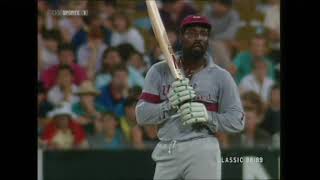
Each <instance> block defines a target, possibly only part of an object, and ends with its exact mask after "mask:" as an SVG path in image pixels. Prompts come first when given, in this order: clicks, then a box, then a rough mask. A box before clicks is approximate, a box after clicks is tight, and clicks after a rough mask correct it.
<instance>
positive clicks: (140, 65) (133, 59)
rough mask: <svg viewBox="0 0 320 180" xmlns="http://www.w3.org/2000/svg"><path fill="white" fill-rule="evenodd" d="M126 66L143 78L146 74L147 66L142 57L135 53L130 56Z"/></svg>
mask: <svg viewBox="0 0 320 180" xmlns="http://www.w3.org/2000/svg"><path fill="white" fill-rule="evenodd" d="M127 65H128V66H129V68H132V69H134V70H135V71H137V72H139V73H140V74H141V76H143V77H144V76H145V74H146V73H147V65H146V62H145V61H144V59H143V55H142V54H141V53H139V52H137V51H135V52H133V53H131V54H130V56H129V59H128V61H127Z"/></svg>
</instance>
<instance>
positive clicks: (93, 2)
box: [37, 0, 281, 180]
mask: <svg viewBox="0 0 320 180" xmlns="http://www.w3.org/2000/svg"><path fill="white" fill-rule="evenodd" d="M279 1H280V0H157V3H158V7H159V10H160V14H161V17H162V20H163V23H164V25H165V27H166V30H167V33H168V36H169V39H170V41H171V44H172V45H173V47H174V49H175V50H176V51H178V50H179V49H180V47H181V45H180V42H179V40H178V39H179V28H178V27H179V24H180V21H181V20H182V19H183V18H184V17H185V16H187V15H189V14H202V15H205V16H207V17H208V18H209V20H210V22H211V23H212V25H213V32H212V34H211V37H210V47H209V50H208V52H209V53H210V54H211V55H212V56H213V59H214V60H215V63H216V64H218V65H219V66H221V67H222V68H224V69H226V70H227V71H229V72H230V73H231V75H232V76H233V77H234V80H235V82H236V83H237V85H238V87H239V93H240V95H241V100H242V104H243V107H244V110H245V114H246V127H245V129H244V131H243V132H242V133H239V134H232V135H230V134H223V133H218V134H217V137H218V139H219V142H220V146H221V148H222V156H225V157H229V156H257V157H264V162H263V163H262V166H259V165H256V167H261V169H260V170H259V168H249V169H248V167H245V165H242V164H230V163H229V164H228V163H227V164H223V172H222V177H223V178H224V179H228V178H234V177H239V176H241V177H243V179H246V178H249V179H250V178H256V179H259V178H264V177H268V178H277V177H278V176H279V163H280V161H279V149H280V111H281V110H280V57H281V56H280V2H279ZM61 10H85V11H87V12H88V14H87V15H84V16H63V15H62V14H59V13H57V12H61ZM37 19H38V60H37V62H38V132H37V135H38V150H39V158H40V160H41V161H40V162H41V163H40V165H39V168H40V170H41V172H40V173H41V175H40V176H41V177H40V179H41V178H43V179H45V180H49V179H56V180H57V179H59V180H60V179H69V180H70V179H119V178H122V179H126V178H127V177H132V178H135V179H151V178H152V176H153V172H154V163H153V162H152V160H151V152H152V150H153V148H154V146H155V145H156V144H157V142H158V138H157V127H156V126H139V125H137V123H136V117H135V105H136V103H137V101H138V99H139V96H140V93H141V91H142V88H143V84H144V77H145V75H146V72H147V71H148V69H149V68H150V67H151V66H152V65H153V64H154V63H157V62H158V61H159V59H162V54H161V51H160V48H159V46H158V44H157V41H156V39H155V37H154V35H153V31H152V27H151V24H150V21H149V17H148V14H147V9H146V5H145V1H143V0H134V1H133V0H121V1H120V0H99V1H97V0H80V1H76V0H38V13H37ZM118 169H120V170H118ZM124 172H125V173H124ZM125 174H128V176H126V175H125Z"/></svg>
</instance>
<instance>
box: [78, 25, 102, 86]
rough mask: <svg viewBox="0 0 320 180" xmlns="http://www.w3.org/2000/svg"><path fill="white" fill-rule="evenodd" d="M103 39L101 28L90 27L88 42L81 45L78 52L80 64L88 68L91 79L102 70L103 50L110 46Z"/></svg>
mask: <svg viewBox="0 0 320 180" xmlns="http://www.w3.org/2000/svg"><path fill="white" fill-rule="evenodd" d="M103 39H104V34H103V33H102V31H101V29H99V28H95V29H90V32H89V35H88V42H87V43H86V44H83V45H82V46H80V48H79V50H78V52H77V59H78V64H79V65H81V66H82V67H84V68H86V69H87V72H88V76H89V79H91V80H93V79H94V76H95V74H96V73H97V72H98V71H100V69H101V65H102V55H103V52H104V51H105V50H106V49H107V48H108V46H107V45H106V44H105V43H104V42H103Z"/></svg>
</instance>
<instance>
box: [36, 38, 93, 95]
mask: <svg viewBox="0 0 320 180" xmlns="http://www.w3.org/2000/svg"><path fill="white" fill-rule="evenodd" d="M61 65H69V66H70V67H71V68H72V70H73V72H74V79H73V83H74V84H76V85H80V84H81V83H82V81H84V80H86V79H87V72H86V71H85V69H84V68H82V67H81V66H79V65H78V64H76V63H75V57H74V52H73V46H72V45H70V44H61V45H60V46H59V64H57V65H53V66H51V67H49V68H48V69H46V70H45V71H43V73H42V74H41V81H42V82H43V83H44V85H45V88H46V89H50V88H51V87H52V86H54V85H55V84H56V80H57V75H58V69H59V66H61Z"/></svg>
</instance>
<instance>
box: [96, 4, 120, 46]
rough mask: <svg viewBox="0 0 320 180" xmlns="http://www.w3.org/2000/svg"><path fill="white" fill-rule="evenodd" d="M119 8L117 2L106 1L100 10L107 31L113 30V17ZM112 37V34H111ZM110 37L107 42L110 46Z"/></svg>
mask: <svg viewBox="0 0 320 180" xmlns="http://www.w3.org/2000/svg"><path fill="white" fill-rule="evenodd" d="M116 7H117V0H108V1H104V3H103V4H102V6H99V8H100V18H101V20H102V24H103V26H104V27H105V28H106V29H112V22H111V20H110V19H111V17H112V15H113V14H114V13H115V12H116ZM110 37H111V34H110ZM110 37H109V41H105V43H106V44H110Z"/></svg>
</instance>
